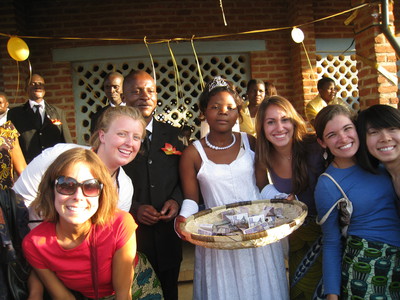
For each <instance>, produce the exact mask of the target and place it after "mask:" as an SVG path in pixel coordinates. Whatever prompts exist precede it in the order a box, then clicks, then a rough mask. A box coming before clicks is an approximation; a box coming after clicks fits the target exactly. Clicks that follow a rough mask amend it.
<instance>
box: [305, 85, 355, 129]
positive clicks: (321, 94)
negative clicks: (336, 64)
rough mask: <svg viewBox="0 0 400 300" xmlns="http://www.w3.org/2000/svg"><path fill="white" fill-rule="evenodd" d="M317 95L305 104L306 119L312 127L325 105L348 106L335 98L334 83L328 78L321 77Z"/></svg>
mask: <svg viewBox="0 0 400 300" xmlns="http://www.w3.org/2000/svg"><path fill="white" fill-rule="evenodd" d="M317 89H318V95H317V96H316V97H315V98H314V99H313V100H311V101H310V102H308V103H307V106H306V117H307V120H308V121H309V122H310V123H311V125H312V126H314V119H315V117H316V116H317V114H318V113H319V111H320V110H321V109H323V108H324V107H325V106H327V105H332V104H340V105H343V106H345V107H347V108H349V106H348V105H347V103H346V102H344V101H343V100H342V99H340V98H336V93H337V89H336V85H335V81H334V80H333V79H332V78H329V77H323V78H322V79H320V80H318V83H317Z"/></svg>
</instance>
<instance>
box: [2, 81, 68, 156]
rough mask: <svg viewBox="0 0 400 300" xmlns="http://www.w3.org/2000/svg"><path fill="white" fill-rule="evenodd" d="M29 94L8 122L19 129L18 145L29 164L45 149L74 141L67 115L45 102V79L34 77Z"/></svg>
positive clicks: (28, 84) (12, 113) (10, 114)
mask: <svg viewBox="0 0 400 300" xmlns="http://www.w3.org/2000/svg"><path fill="white" fill-rule="evenodd" d="M26 91H27V93H28V96H29V100H28V101H27V102H26V103H25V104H23V105H21V106H17V107H14V108H12V109H10V110H9V112H8V114H7V119H8V120H11V122H12V123H13V124H14V126H15V128H16V129H17V130H18V132H19V134H20V137H19V144H20V146H21V149H22V153H23V154H24V156H25V160H26V162H27V163H29V162H30V161H31V160H32V159H34V158H35V157H36V156H37V155H39V154H40V153H41V152H42V151H43V150H44V149H46V148H49V147H52V146H54V145H55V144H58V143H72V138H71V134H70V132H69V128H68V125H67V121H66V119H65V115H64V112H63V111H62V110H61V109H59V108H57V107H54V106H52V105H50V104H48V103H47V102H46V101H44V99H43V97H44V95H45V93H46V90H45V83H44V79H43V77H42V76H40V75H38V74H33V75H32V78H31V80H30V81H29V79H28V80H27V86H26Z"/></svg>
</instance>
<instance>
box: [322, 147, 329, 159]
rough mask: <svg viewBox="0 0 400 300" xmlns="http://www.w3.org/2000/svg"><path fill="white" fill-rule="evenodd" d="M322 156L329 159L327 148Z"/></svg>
mask: <svg viewBox="0 0 400 300" xmlns="http://www.w3.org/2000/svg"><path fill="white" fill-rule="evenodd" d="M322 157H323V158H324V159H325V160H327V159H328V152H326V149H325V150H324V153H323V154H322Z"/></svg>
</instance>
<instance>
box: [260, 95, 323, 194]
mask: <svg viewBox="0 0 400 300" xmlns="http://www.w3.org/2000/svg"><path fill="white" fill-rule="evenodd" d="M271 105H275V106H278V107H279V108H281V109H283V110H284V111H285V113H286V116H287V117H288V118H290V121H291V122H292V124H293V139H292V140H293V141H292V143H293V144H292V154H293V159H292V174H293V176H292V186H293V193H294V194H299V193H301V192H303V191H305V190H306V189H307V187H308V185H309V176H308V166H307V149H308V147H307V145H308V144H309V143H312V142H316V138H315V135H313V134H308V133H307V127H306V124H305V122H304V119H303V118H302V117H301V116H300V115H299V113H298V112H297V111H296V110H295V108H294V107H293V105H292V104H291V103H290V102H289V100H287V99H285V98H283V97H281V96H272V97H269V98H267V99H265V100H264V101H263V102H261V104H260V107H259V108H258V113H257V116H256V132H257V145H256V157H255V160H256V163H257V164H259V165H260V166H262V167H263V168H266V169H270V168H271V163H272V153H273V152H274V151H276V150H275V147H274V146H273V145H272V143H271V142H270V141H268V140H267V138H266V137H265V133H264V126H263V125H264V118H265V113H266V111H267V109H268V107H270V106H271Z"/></svg>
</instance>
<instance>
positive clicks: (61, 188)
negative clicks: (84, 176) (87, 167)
mask: <svg viewBox="0 0 400 300" xmlns="http://www.w3.org/2000/svg"><path fill="white" fill-rule="evenodd" d="M55 186H56V191H57V192H58V193H60V194H61V195H73V194H75V192H76V190H77V189H78V187H81V189H82V193H83V194H84V195H85V196H86V197H97V196H98V195H100V192H101V190H102V189H103V184H102V183H101V182H100V181H98V180H97V179H95V178H93V179H88V180H85V181H83V182H81V183H80V182H78V181H76V180H75V179H74V178H71V177H66V176H59V177H58V178H57V179H56V183H55Z"/></svg>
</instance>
